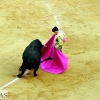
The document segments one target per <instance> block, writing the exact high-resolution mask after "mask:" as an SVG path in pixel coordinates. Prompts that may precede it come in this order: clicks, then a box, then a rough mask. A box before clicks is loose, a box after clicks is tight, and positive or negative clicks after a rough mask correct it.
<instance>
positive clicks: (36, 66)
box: [33, 63, 40, 76]
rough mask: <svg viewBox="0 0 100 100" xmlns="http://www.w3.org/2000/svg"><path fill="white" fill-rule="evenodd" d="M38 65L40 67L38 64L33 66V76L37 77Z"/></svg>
mask: <svg viewBox="0 0 100 100" xmlns="http://www.w3.org/2000/svg"><path fill="white" fill-rule="evenodd" d="M39 65H40V64H39V63H36V64H35V66H34V72H33V74H34V76H37V74H36V72H37V70H38V68H39Z"/></svg>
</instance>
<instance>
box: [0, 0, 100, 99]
mask: <svg viewBox="0 0 100 100" xmlns="http://www.w3.org/2000/svg"><path fill="white" fill-rule="evenodd" d="M47 5H49V6H47ZM54 16H56V17H57V19H58V22H59V26H60V29H61V30H63V31H64V32H65V33H66V37H67V43H66V44H64V45H63V52H64V54H66V56H67V57H68V59H69V67H68V69H67V70H66V71H65V72H64V73H62V74H59V75H54V74H50V73H47V72H44V71H43V70H41V69H39V70H38V71H37V74H38V76H37V77H33V76H32V75H24V76H23V77H22V78H20V79H19V80H17V81H16V82H14V83H13V84H11V85H9V86H7V87H6V88H4V90H8V100H100V0H44V2H43V0H0V87H1V86H3V85H4V84H6V83H8V82H10V81H12V80H13V79H15V77H13V75H15V74H17V73H18V68H19V67H20V65H21V63H22V58H21V57H22V53H23V50H24V49H25V47H26V46H27V45H28V44H29V43H30V42H31V41H32V40H34V39H36V38H39V39H40V40H41V41H42V43H43V44H44V43H46V41H47V40H48V39H49V38H50V37H51V36H52V34H53V33H52V32H51V29H52V28H53V27H54V26H55V25H56V24H57V23H56V19H54Z"/></svg>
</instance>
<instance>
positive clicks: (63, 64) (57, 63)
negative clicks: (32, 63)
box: [40, 34, 68, 74]
mask: <svg viewBox="0 0 100 100" xmlns="http://www.w3.org/2000/svg"><path fill="white" fill-rule="evenodd" d="M54 38H55V34H54V35H53V36H52V37H51V38H50V39H49V40H48V41H47V43H46V44H45V45H46V46H47V47H45V46H44V47H42V56H41V61H42V60H44V59H45V58H47V57H49V56H52V57H53V58H54V60H47V61H44V62H42V63H41V64H40V68H41V69H42V70H44V71H46V72H49V73H53V74H60V73H62V72H64V71H65V70H66V69H67V68H68V58H67V57H66V56H65V55H64V54H63V53H62V52H61V51H60V50H58V49H54Z"/></svg>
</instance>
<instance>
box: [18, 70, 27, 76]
mask: <svg viewBox="0 0 100 100" xmlns="http://www.w3.org/2000/svg"><path fill="white" fill-rule="evenodd" d="M25 70H26V69H24V70H22V72H21V73H20V74H18V75H17V77H21V76H22V75H23V74H24V72H25Z"/></svg>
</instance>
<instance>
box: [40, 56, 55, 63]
mask: <svg viewBox="0 0 100 100" xmlns="http://www.w3.org/2000/svg"><path fill="white" fill-rule="evenodd" d="M53 59H54V58H53V57H51V56H49V57H48V58H45V59H44V60H42V61H40V63H42V62H44V61H46V60H53Z"/></svg>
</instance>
